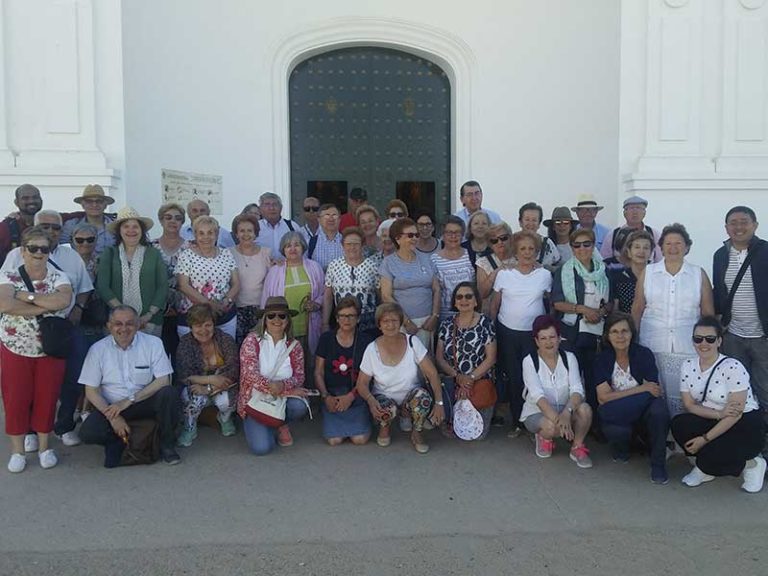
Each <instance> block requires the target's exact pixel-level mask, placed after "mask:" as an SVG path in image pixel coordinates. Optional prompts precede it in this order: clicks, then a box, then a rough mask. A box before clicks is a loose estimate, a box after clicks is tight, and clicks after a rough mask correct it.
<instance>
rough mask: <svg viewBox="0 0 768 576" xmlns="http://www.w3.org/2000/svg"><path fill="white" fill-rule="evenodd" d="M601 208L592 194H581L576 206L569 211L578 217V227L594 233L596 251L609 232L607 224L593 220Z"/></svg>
mask: <svg viewBox="0 0 768 576" xmlns="http://www.w3.org/2000/svg"><path fill="white" fill-rule="evenodd" d="M602 209H603V206H600V205H599V204H598V203H597V201H596V200H595V197H594V196H593V195H592V194H581V195H580V196H579V199H578V201H577V202H576V206H572V207H571V211H572V212H573V213H574V214H576V217H577V218H578V219H579V228H586V229H588V230H592V231H593V232H594V233H595V248H597V251H598V252H599V251H600V248H602V246H603V240H605V237H606V236H607V235H608V234H609V233H610V232H611V229H610V228H608V226H605V225H603V224H600V223H599V222H597V221H596V220H595V219H596V218H597V213H598V212H600V210H602Z"/></svg>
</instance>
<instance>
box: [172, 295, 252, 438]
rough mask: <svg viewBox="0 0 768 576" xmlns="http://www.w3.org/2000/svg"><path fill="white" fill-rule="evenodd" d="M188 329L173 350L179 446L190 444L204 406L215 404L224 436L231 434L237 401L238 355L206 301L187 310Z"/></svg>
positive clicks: (231, 339) (235, 347)
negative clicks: (179, 407)
mask: <svg viewBox="0 0 768 576" xmlns="http://www.w3.org/2000/svg"><path fill="white" fill-rule="evenodd" d="M187 325H188V326H189V328H190V330H191V332H190V333H189V334H185V335H184V336H182V337H181V340H180V341H179V347H178V348H177V350H176V377H177V384H179V385H181V386H183V388H182V391H181V402H182V414H183V425H182V426H183V427H182V430H181V434H180V435H179V440H178V444H179V446H191V445H192V442H193V441H194V439H195V438H197V419H198V418H199V417H200V413H201V412H202V411H203V409H204V408H205V407H206V406H211V405H213V406H216V408H218V410H219V414H218V421H219V424H220V425H221V433H222V434H223V435H224V436H232V435H234V434H235V422H234V420H233V418H232V416H233V414H234V412H235V406H236V402H237V380H238V378H239V376H240V357H239V353H238V349H237V344H235V340H234V338H232V336H230V335H229V334H226V333H225V332H223V331H222V330H221V329H220V328H216V315H215V313H214V311H213V306H211V305H210V304H195V305H194V306H192V308H190V309H189V310H187Z"/></svg>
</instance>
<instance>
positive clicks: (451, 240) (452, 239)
mask: <svg viewBox="0 0 768 576" xmlns="http://www.w3.org/2000/svg"><path fill="white" fill-rule="evenodd" d="M461 236H462V234H461V226H460V225H459V224H453V223H450V224H446V225H445V229H444V230H443V242H444V243H445V247H446V248H458V247H459V246H461Z"/></svg>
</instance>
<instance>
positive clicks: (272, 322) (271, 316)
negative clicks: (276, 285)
mask: <svg viewBox="0 0 768 576" xmlns="http://www.w3.org/2000/svg"><path fill="white" fill-rule="evenodd" d="M288 322H289V319H288V311H287V310H275V311H272V310H270V311H269V312H267V313H266V314H265V315H264V328H265V329H266V331H267V332H268V333H269V334H270V335H271V336H272V338H273V339H274V340H275V341H277V340H281V339H282V338H283V336H285V331H286V330H287V329H288Z"/></svg>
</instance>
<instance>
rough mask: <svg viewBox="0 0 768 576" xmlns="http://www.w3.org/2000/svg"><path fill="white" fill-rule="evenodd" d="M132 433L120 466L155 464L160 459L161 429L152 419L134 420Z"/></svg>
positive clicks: (131, 424) (131, 425)
mask: <svg viewBox="0 0 768 576" xmlns="http://www.w3.org/2000/svg"><path fill="white" fill-rule="evenodd" d="M128 425H129V426H130V428H131V433H130V434H129V435H128V444H127V445H126V447H125V449H124V450H123V455H122V456H121V457H120V466H138V465H142V464H154V463H155V462H157V461H158V460H159V459H160V429H159V428H158V426H157V422H155V421H154V420H150V419H141V420H132V421H130V422H129V423H128Z"/></svg>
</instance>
